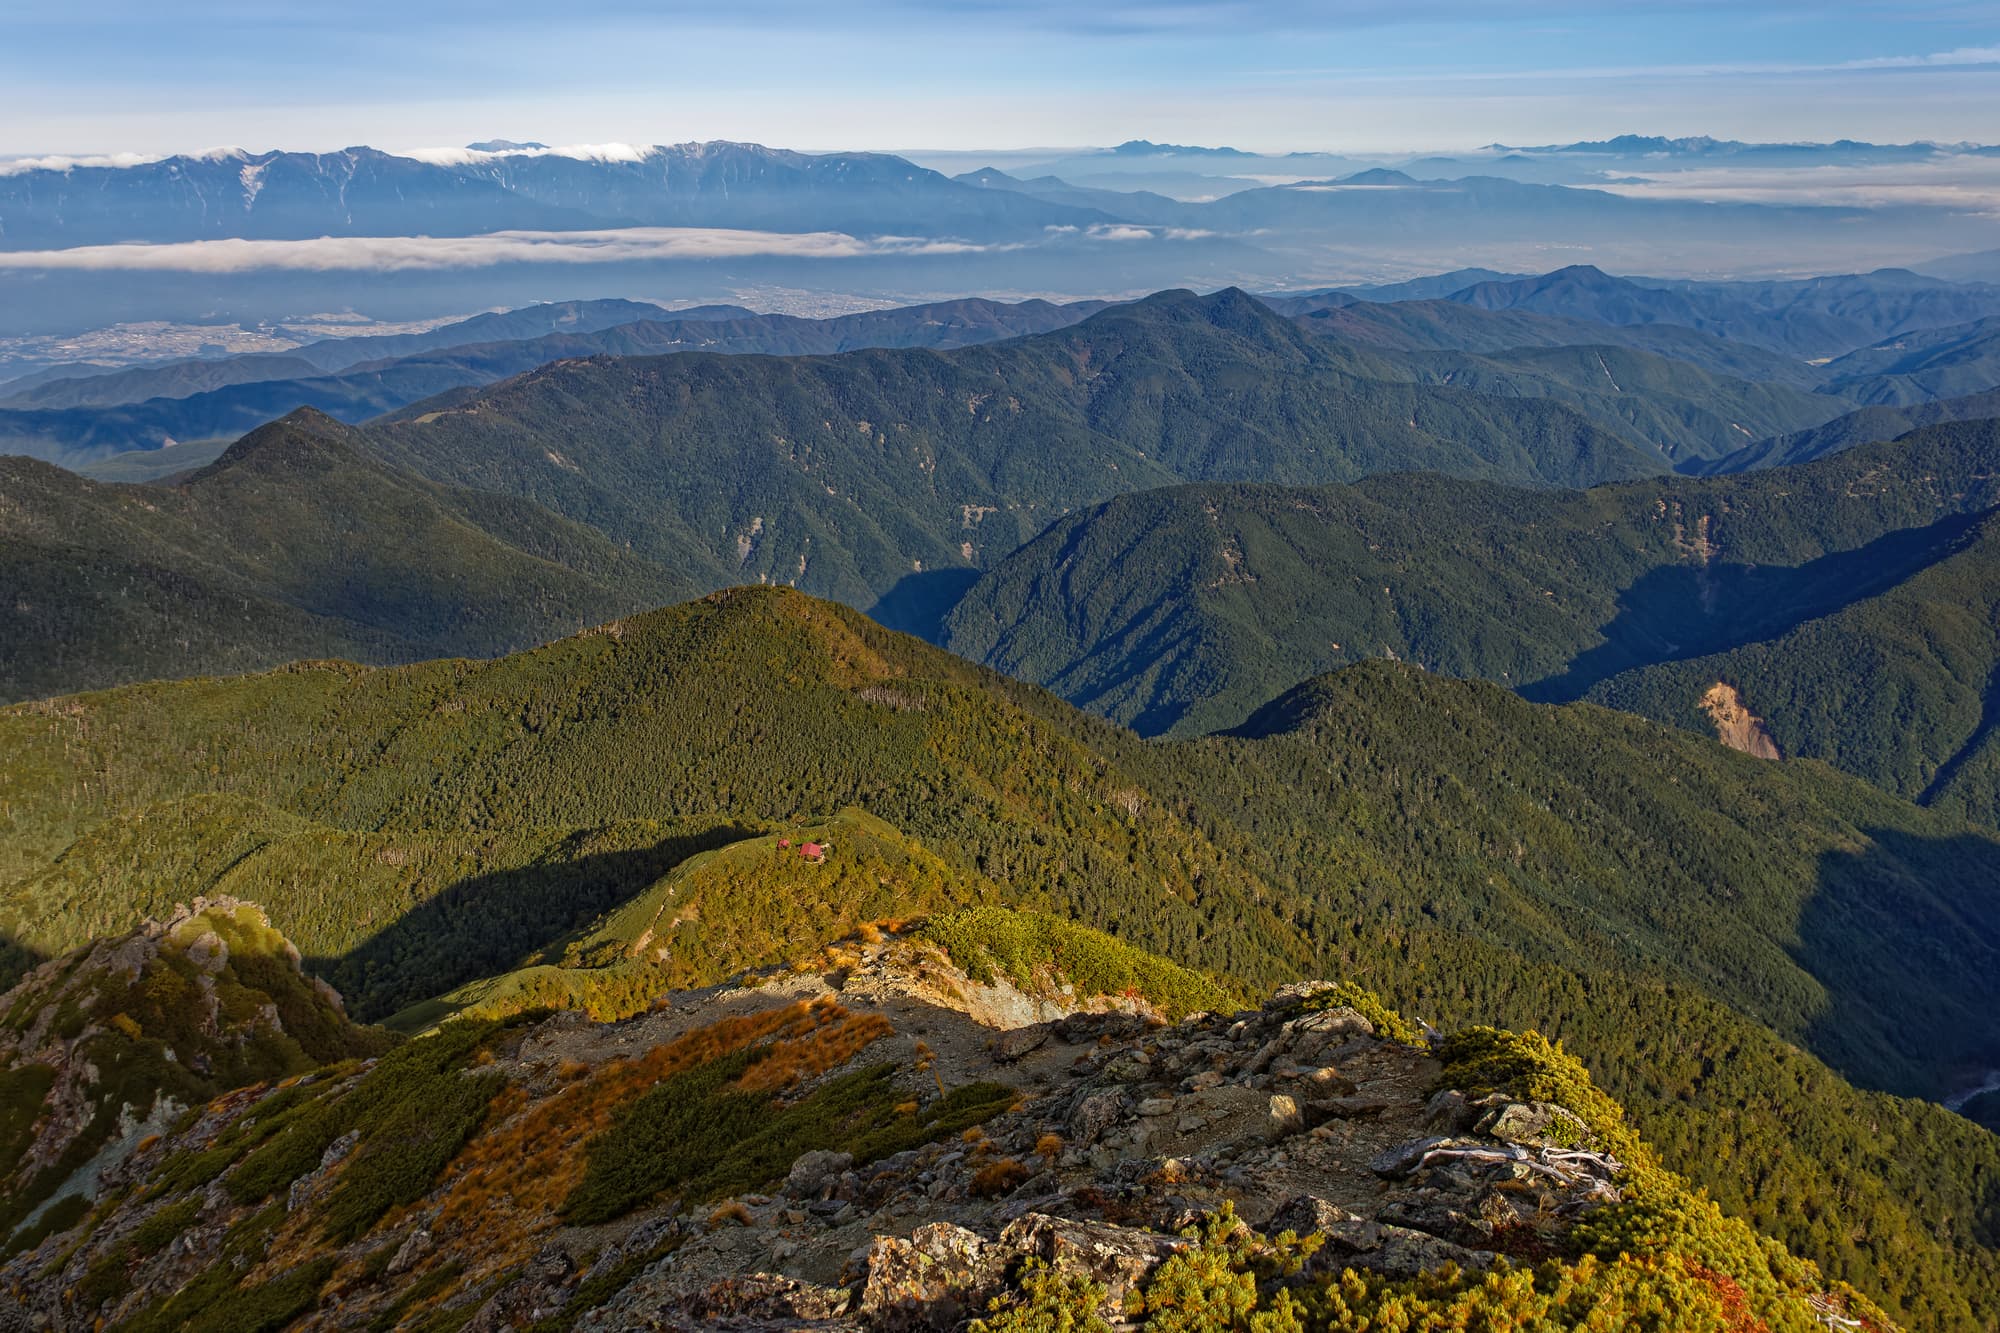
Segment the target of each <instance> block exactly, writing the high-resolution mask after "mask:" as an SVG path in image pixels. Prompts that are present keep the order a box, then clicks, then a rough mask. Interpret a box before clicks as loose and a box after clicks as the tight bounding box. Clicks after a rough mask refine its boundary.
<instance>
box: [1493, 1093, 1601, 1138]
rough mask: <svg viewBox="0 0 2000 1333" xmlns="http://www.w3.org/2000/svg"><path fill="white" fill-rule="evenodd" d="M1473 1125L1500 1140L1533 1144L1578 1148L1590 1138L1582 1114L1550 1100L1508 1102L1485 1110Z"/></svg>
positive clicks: (1588, 1127) (1588, 1129)
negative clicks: (1475, 1124) (1476, 1123)
mask: <svg viewBox="0 0 2000 1333" xmlns="http://www.w3.org/2000/svg"><path fill="white" fill-rule="evenodd" d="M1477 1128H1478V1132H1479V1133H1481V1134H1484V1135H1486V1136H1487V1137H1489V1138H1495V1139H1499V1140H1500V1141H1501V1142H1503V1143H1522V1144H1527V1145H1529V1146H1532V1147H1537V1148H1579V1147H1582V1146H1584V1145H1586V1144H1588V1143H1590V1142H1591V1133H1590V1126H1588V1125H1586V1124H1584V1123H1583V1117H1581V1116H1579V1115H1577V1114H1576V1112H1574V1111H1572V1110H1570V1109H1569V1108H1567V1107H1563V1106H1558V1105H1556V1104H1555V1103H1554V1102H1509V1103H1507V1104H1506V1105H1505V1106H1501V1107H1498V1108H1496V1109H1495V1110H1491V1111H1488V1112H1487V1113H1486V1114H1485V1115H1484V1116H1482V1117H1481V1118H1480V1120H1479V1122H1478V1126H1477Z"/></svg>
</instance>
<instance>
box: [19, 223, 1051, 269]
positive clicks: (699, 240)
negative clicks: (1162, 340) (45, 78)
mask: <svg viewBox="0 0 2000 1333" xmlns="http://www.w3.org/2000/svg"><path fill="white" fill-rule="evenodd" d="M1012 248H1016V247H1013V246H994V245H978V244H974V243H972V242H969V241H953V240H930V239H924V238H920V237H904V236H880V237H875V238H872V239H867V240H864V239H862V238H859V237H855V236H849V235H847V234H846V233H845V232H837V231H815V232H772V231H737V230H731V229H727V228H720V227H626V228H619V229H616V230H611V231H570V232H547V231H499V232H489V233H487V234H485V235H481V236H322V237H319V238H317V239H315V240H302V241H252V240H239V239H228V240H215V241H177V242H170V243H165V244H131V245H82V246H76V247H74V248H72V249H67V250H19V251H13V252H0V270H5V269H16V270H21V269H29V270H43V271H47V270H62V271H71V272H74V271H95V272H121V271H123V272H174V273H245V272H251V271H255V270H295V271H311V272H328V271H336V270H348V269H352V270H363V271H376V272H382V271H390V272H393V271H397V270H409V269H452V268H490V267H492V266H493V265H496V264H622V263H632V262H639V261H645V260H668V259H680V260H693V259H746V258H753V257H779V258H788V259H857V258H866V257H868V256H871V255H953V254H977V253H985V252H988V251H993V250H1001V249H1012Z"/></svg>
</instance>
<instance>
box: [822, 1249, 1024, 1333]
mask: <svg viewBox="0 0 2000 1333" xmlns="http://www.w3.org/2000/svg"><path fill="white" fill-rule="evenodd" d="M1006 1269H1007V1255H1006V1252H1005V1251H1004V1250H1002V1249H1000V1248H998V1247H996V1246H994V1245H993V1244H992V1243H991V1242H989V1241H986V1240H984V1239H982V1238H981V1237H980V1236H979V1235H978V1234H977V1233H975V1232H972V1231H968V1230H966V1229H965V1228H964V1227H961V1226H954V1225H953V1224H951V1223H949V1222H932V1223H930V1224H929V1225H927V1226H921V1227H918V1228H917V1229H916V1231H914V1232H913V1233H911V1235H910V1237H909V1239H907V1240H904V1239H901V1238H899V1237H896V1236H878V1237H876V1238H875V1243H874V1244H873V1245H872V1246H871V1247H870V1248H869V1251H868V1277H867V1281H866V1282H865V1283H864V1284H863V1286H862V1288H861V1300H860V1305H859V1312H860V1314H861V1317H862V1318H863V1320H864V1321H865V1322H866V1323H867V1325H868V1326H869V1327H870V1328H874V1329H882V1330H885V1331H891V1333H893V1331H894V1330H904V1329H948V1328H953V1327H956V1326H957V1324H958V1323H959V1322H960V1321H961V1320H962V1319H964V1318H966V1317H967V1316H968V1315H969V1314H971V1313H973V1312H976V1311H978V1310H981V1309H983V1308H985V1305H986V1301H987V1299H988V1297H990V1296H991V1295H992V1293H993V1292H994V1291H995V1290H997V1289H998V1287H999V1285H1000V1280H1001V1278H1003V1277H1004V1276H1005V1275H1006Z"/></svg>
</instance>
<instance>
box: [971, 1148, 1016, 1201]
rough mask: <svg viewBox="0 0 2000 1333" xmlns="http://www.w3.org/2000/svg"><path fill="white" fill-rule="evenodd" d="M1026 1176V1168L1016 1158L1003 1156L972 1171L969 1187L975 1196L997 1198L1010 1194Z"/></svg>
mask: <svg viewBox="0 0 2000 1333" xmlns="http://www.w3.org/2000/svg"><path fill="white" fill-rule="evenodd" d="M1027 1178H1028V1168H1027V1167H1026V1166H1024V1165H1023V1164H1022V1163H1021V1162H1020V1161H1019V1160H1018V1159H1017V1158H1013V1157H1003V1158H1001V1159H1000V1160H999V1161H997V1162H988V1163H987V1164H986V1165H985V1166H982V1167H980V1168H979V1169H978V1170H977V1171H975V1172H973V1173H972V1185H971V1189H972V1193H973V1196H974V1197H975V1198H980V1199H997V1198H999V1197H1000V1196H1001V1195H1003V1194H1012V1193H1013V1192H1014V1191H1015V1190H1017V1189H1019V1188H1020V1186H1021V1182H1022V1181H1024V1180H1026V1179H1027Z"/></svg>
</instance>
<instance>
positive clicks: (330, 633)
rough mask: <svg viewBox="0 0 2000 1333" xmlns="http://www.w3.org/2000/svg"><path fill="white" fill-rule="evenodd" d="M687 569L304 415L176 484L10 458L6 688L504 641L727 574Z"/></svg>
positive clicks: (4, 518)
mask: <svg viewBox="0 0 2000 1333" xmlns="http://www.w3.org/2000/svg"><path fill="white" fill-rule="evenodd" d="M680 569H681V570H682V571H691V572H695V573H696V574H697V576H696V577H689V573H688V572H679V573H670V572H668V571H666V570H663V569H661V568H659V567H657V566H655V565H652V564H650V563H649V562H646V561H643V560H640V559H638V558H636V557H634V556H632V555H630V554H629V553H627V552H625V551H623V550H620V549H619V548H617V547H616V546H614V545H613V544H612V543H611V542H609V541H607V540H606V539H605V538H603V537H602V536H601V535H599V534H598V533H596V532H593V531H591V530H590V529H588V528H585V527H582V526H580V525H578V524H575V523H572V522H569V521H568V520H565V519H562V518H559V517H557V516H556V515H554V514H551V513H549V512H548V511H546V510H543V509H540V508H539V507H537V506H536V505H534V504H532V503H531V502H526V501H522V500H519V499H516V498H512V497H507V496H498V495H486V494H477V493H472V492H467V491H461V490H454V489H452V488H449V487H443V486H439V485H436V484H435V483H431V482H426V481H423V480H421V479H419V478H416V477H413V476H409V475H407V474H400V473H397V472H395V471H394V470H393V469H391V468H387V467H384V466H383V465H381V464H380V463H379V462H378V461H376V460H375V459H374V458H372V457H371V456H370V454H369V453H368V451H367V450H366V449H365V448H364V447H362V446H361V445H360V444H359V443H358V442H357V440H356V437H355V436H354V434H353V432H351V431H350V430H349V429H348V428H346V427H342V426H339V425H338V424H336V423H334V422H332V421H330V420H328V419H326V418H324V417H315V416H312V415H310V414H302V415H299V416H295V417H292V418H288V419H287V420H285V421H282V422H276V423H273V424H272V425H270V426H268V427H265V428H263V429H262V430H259V431H257V432H255V433H253V434H252V435H250V436H248V437H246V438H245V439H244V440H243V441H241V442H239V443H238V444H237V445H236V446H235V447H234V448H232V449H231V450H230V452H229V453H228V454H227V455H226V456H225V457H224V458H222V459H221V460H219V461H218V462H217V463H215V464H213V465H212V466H210V467H208V468H207V469H205V470H203V471H202V472H200V473H199V474H197V475H196V476H194V477H192V478H190V479H189V480H188V481H187V482H186V483H185V484H184V485H181V486H179V487H173V488H164V487H153V486H123V485H105V484H101V483H97V482H90V481H85V480H83V479H82V478H79V477H76V476H74V475H73V474H70V473H67V472H64V471H62V470H61V469H59V468H56V467H53V466H51V465H49V464H46V463H39V462H35V461H33V460H29V459H24V458H0V574H3V575H4V582H5V583H6V586H7V587H8V589H9V590H10V593H11V594H12V595H11V596H9V597H7V598H6V599H4V602H0V698H21V697H23V696H33V695H41V694H51V693H58V692H62V691H66V690H74V689H77V688H80V687H85V686H102V685H109V684H115V683H117V682H120V681H128V680H135V679H144V678H147V677H157V676H176V675H187V674H192V673H197V672H214V671H228V670H245V669H250V668H254V667H261V666H269V665H272V664H274V663H277V662H282V661H286V660H289V659H292V658H297V657H302V656H336V655H338V656H348V657H359V658H363V659H366V660H372V661H408V660H411V659H414V658H418V657H433V656H439V655H443V654H452V653H468V654H480V655H486V654H492V653H498V652H505V651H508V650H510V649H514V648H520V647H525V646H527V645H529V644H532V643H536V642H540V641H542V640H544V639H546V638H548V637H550V636H552V635H556V634H563V633H570V632H573V631H575V630H576V629H579V628H581V627H582V626H584V625H589V624H595V623H598V622H600V621H603V620H607V619H609V618H611V617H612V616H615V615H617V614H619V613H620V612H623V611H627V610H631V609H634V608H635V607H642V606H651V605H658V604H659V603H661V602H665V601H671V600H673V599H674V598H675V597H678V596H684V595H687V594H688V593H690V592H692V591H695V590H697V589H698V588H700V587H704V586H713V584H714V583H716V582H718V581H720V579H721V574H720V571H719V570H717V571H703V570H702V567H701V566H700V565H699V563H698V562H694V561H687V562H683V564H682V565H681V566H680ZM702 575H705V576H702Z"/></svg>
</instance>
